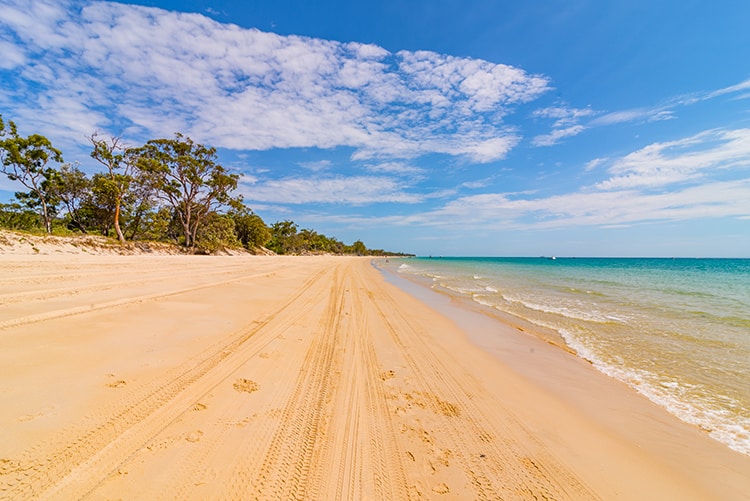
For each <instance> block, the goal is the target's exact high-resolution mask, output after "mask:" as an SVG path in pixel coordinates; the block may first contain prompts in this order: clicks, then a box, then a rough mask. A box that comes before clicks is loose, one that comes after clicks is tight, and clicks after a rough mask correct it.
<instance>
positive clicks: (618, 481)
mask: <svg viewBox="0 0 750 501" xmlns="http://www.w3.org/2000/svg"><path fill="white" fill-rule="evenodd" d="M446 301H447V300H446ZM451 308H458V310H456V311H454V310H450V311H449V309H451ZM441 312H446V313H450V315H449V316H444V315H443V314H442V313H441ZM462 315H464V316H462ZM499 334H502V335H499ZM498 339H504V340H505V341H503V342H498ZM0 396H1V397H2V401H3V406H2V408H0V444H2V445H1V446H0V498H8V499H16V498H17V499H29V498H42V499H79V498H84V497H88V498H91V499H118V498H122V499H745V498H747V496H748V493H750V458H748V457H746V456H742V455H740V454H738V453H734V452H732V451H730V450H728V449H726V448H725V447H723V446H722V445H721V444H718V443H716V442H714V441H713V440H711V439H709V438H708V437H707V436H706V435H705V433H703V432H701V431H700V430H697V429H695V428H693V427H690V426H688V425H685V424H684V423H681V422H679V421H678V420H676V418H673V417H672V416H669V415H668V414H667V413H666V412H664V411H662V410H661V409H659V408H657V407H655V406H650V407H649V405H650V404H649V403H648V402H647V401H645V399H641V398H639V397H638V396H637V395H635V394H634V393H633V392H632V391H630V390H628V389H627V388H626V387H624V386H622V385H619V384H617V383H616V382H614V381H612V380H610V379H608V378H606V377H605V376H603V375H601V374H599V373H597V372H596V371H595V370H594V369H593V368H591V367H590V366H588V365H587V364H586V363H585V362H583V361H581V360H579V359H577V358H576V357H573V356H571V355H569V354H567V353H565V352H564V351H563V350H560V349H559V348H557V347H554V346H551V345H549V344H547V343H544V342H542V341H540V340H538V339H537V338H535V337H533V336H529V335H527V334H525V333H523V332H520V331H518V330H517V329H515V328H513V327H510V326H507V325H504V324H502V323H499V322H498V321H497V320H495V319H491V318H487V317H483V316H482V315H481V314H480V313H477V312H471V311H466V310H462V309H461V307H460V306H457V305H452V304H450V303H449V302H448V303H445V304H442V303H440V300H437V302H434V301H432V300H427V302H425V301H420V300H418V299H417V298H415V297H414V296H412V295H410V294H407V293H406V292H405V291H404V290H401V289H400V288H398V287H395V286H394V285H392V284H390V283H388V282H387V281H386V280H385V279H384V277H383V276H382V275H381V273H380V272H379V271H378V270H376V269H375V268H373V267H372V265H371V264H370V260H369V259H358V258H337V257H251V256H248V257H242V256H230V257H196V256H151V255H142V256H89V255H75V254H71V255H29V256H23V255H3V256H0ZM644 405H645V407H644ZM743 496H744V497H743Z"/></svg>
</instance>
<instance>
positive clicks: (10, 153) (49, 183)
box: [0, 121, 63, 233]
mask: <svg viewBox="0 0 750 501" xmlns="http://www.w3.org/2000/svg"><path fill="white" fill-rule="evenodd" d="M8 124H9V129H6V128H5V123H4V122H2V136H1V137H2V138H3V139H2V140H0V157H2V158H1V159H2V163H0V172H2V173H3V174H5V175H6V176H7V177H8V179H10V180H11V181H17V182H19V183H20V184H22V185H23V186H24V187H25V188H26V189H28V190H29V193H20V194H19V195H18V196H17V197H16V198H18V199H19V200H20V201H22V202H23V203H24V204H26V205H27V206H28V207H36V208H38V209H39V211H40V215H41V216H42V219H43V221H44V226H45V229H46V231H47V233H51V232H52V218H53V217H54V209H55V206H56V205H57V203H58V200H57V199H56V198H55V197H54V193H53V191H52V188H53V184H54V182H53V180H54V177H55V175H56V173H57V171H56V170H55V169H54V168H52V167H49V166H48V163H49V162H51V161H52V162H59V163H62V161H63V159H62V153H61V152H60V150H58V149H56V148H54V147H53V146H52V143H51V142H50V140H49V139H47V138H46V137H44V136H42V135H39V134H32V135H30V136H28V137H23V136H21V135H19V134H18V129H17V127H16V124H15V123H14V122H12V121H10V122H8Z"/></svg>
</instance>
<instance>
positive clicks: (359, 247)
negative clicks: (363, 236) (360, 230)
mask: <svg viewBox="0 0 750 501" xmlns="http://www.w3.org/2000/svg"><path fill="white" fill-rule="evenodd" d="M352 252H353V253H354V254H356V255H358V256H364V255H365V254H367V247H365V244H364V243H362V240H357V241H356V242H354V243H353V244H352Z"/></svg>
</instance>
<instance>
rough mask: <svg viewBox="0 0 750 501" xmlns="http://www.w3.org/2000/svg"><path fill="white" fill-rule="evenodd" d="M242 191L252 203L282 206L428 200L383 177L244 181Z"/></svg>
mask: <svg viewBox="0 0 750 501" xmlns="http://www.w3.org/2000/svg"><path fill="white" fill-rule="evenodd" d="M239 192H240V193H241V194H242V195H243V196H244V198H245V200H247V201H248V202H264V203H279V204H308V203H317V204H350V205H363V204H371V203H394V202H396V203H405V204H413V203H418V202H421V201H422V200H424V198H425V197H424V196H423V195H420V194H416V193H408V192H406V191H405V187H404V186H403V185H402V184H401V183H399V182H398V181H397V180H394V179H392V178H388V177H383V176H354V177H315V178H286V179H279V180H271V181H266V182H262V183H252V184H250V185H247V184H245V183H243V182H240V186H239Z"/></svg>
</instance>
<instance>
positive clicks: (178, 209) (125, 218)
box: [0, 115, 393, 255]
mask: <svg viewBox="0 0 750 501" xmlns="http://www.w3.org/2000/svg"><path fill="white" fill-rule="evenodd" d="M88 140H89V142H90V143H91V146H92V150H91V153H90V156H91V158H92V159H94V160H96V162H97V163H98V164H99V165H101V166H102V167H104V171H103V172H94V173H93V174H92V175H91V176H89V175H87V173H86V172H84V170H82V169H81V167H80V166H79V164H78V163H77V162H76V163H74V164H69V163H68V164H63V157H62V153H61V152H60V150H58V149H56V148H54V147H53V146H52V144H51V142H50V141H49V140H48V139H47V138H46V137H44V136H42V135H39V134H32V135H30V136H28V137H24V136H21V135H20V134H19V133H18V129H17V127H16V124H15V123H14V122H12V121H8V122H5V121H4V120H3V117H2V115H0V172H2V173H4V174H5V175H6V176H7V177H8V179H10V180H11V181H14V182H17V183H18V184H19V185H20V186H22V187H24V188H25V189H26V191H19V192H17V193H16V194H15V199H16V201H15V202H10V203H0V227H3V228H8V229H13V230H25V231H35V230H38V229H42V230H43V231H44V232H46V233H52V232H53V230H54V231H56V232H63V233H64V232H68V233H70V232H74V233H75V232H81V233H99V234H101V235H104V236H110V233H111V232H112V231H114V234H115V236H116V238H117V239H118V240H119V241H120V242H121V243H124V242H126V241H128V240H131V241H134V240H153V241H172V242H174V243H177V244H181V245H183V246H185V247H187V248H188V249H190V250H191V251H193V252H204V253H212V252H216V251H219V250H222V249H226V248H234V247H237V248H239V247H242V248H245V249H247V250H249V251H252V252H256V251H259V250H263V249H266V248H267V249H269V250H271V251H273V252H276V253H277V254H308V253H330V254H358V255H365V254H370V255H393V254H392V253H388V252H385V251H383V250H372V249H367V247H366V246H365V244H364V243H363V242H362V241H360V240H357V241H356V242H354V243H353V244H352V245H345V244H344V243H343V242H341V241H339V240H337V239H336V238H332V237H327V236H326V235H323V234H321V233H318V232H317V231H315V230H312V229H307V228H303V229H299V226H298V225H297V224H296V223H295V222H294V221H291V220H284V221H278V222H276V223H274V224H272V225H270V226H268V225H267V224H266V223H265V222H264V221H263V219H262V218H261V217H260V216H259V215H258V214H256V213H254V212H253V211H252V210H251V209H250V208H249V207H247V206H246V205H245V204H244V203H243V201H242V198H241V197H240V196H237V195H235V194H234V191H235V190H236V189H237V182H238V179H239V176H238V175H237V174H234V173H231V172H229V171H228V170H227V169H225V168H224V167H223V166H221V165H219V163H218V160H217V155H216V149H215V148H213V147H210V146H206V145H203V144H200V143H196V142H194V141H193V140H192V139H191V138H189V137H187V136H183V135H182V134H180V133H177V134H175V137H174V138H171V139H152V140H149V141H147V142H146V143H145V144H143V145H142V146H137V147H127V146H126V145H125V144H124V142H123V140H122V139H121V138H119V137H115V136H109V137H102V136H100V135H99V134H98V133H96V132H95V133H93V134H91V135H90V136H88ZM57 165H59V167H56V166H57Z"/></svg>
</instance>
